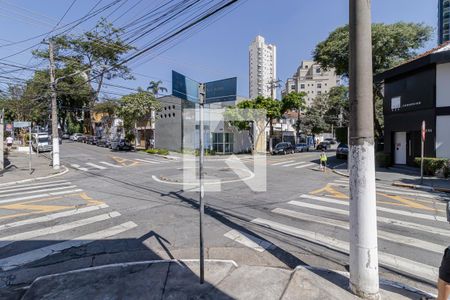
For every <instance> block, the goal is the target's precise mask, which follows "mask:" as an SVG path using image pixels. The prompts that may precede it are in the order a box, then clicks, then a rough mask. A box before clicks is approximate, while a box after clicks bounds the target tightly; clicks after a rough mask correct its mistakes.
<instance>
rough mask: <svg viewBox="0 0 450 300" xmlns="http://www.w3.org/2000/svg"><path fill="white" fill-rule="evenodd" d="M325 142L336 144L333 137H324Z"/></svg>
mask: <svg viewBox="0 0 450 300" xmlns="http://www.w3.org/2000/svg"><path fill="white" fill-rule="evenodd" d="M325 142H328V144H330V145H335V144H336V141H335V139H333V138H326V139H325Z"/></svg>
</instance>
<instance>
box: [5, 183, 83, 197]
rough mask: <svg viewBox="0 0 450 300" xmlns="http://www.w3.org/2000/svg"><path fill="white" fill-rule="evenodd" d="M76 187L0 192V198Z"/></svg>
mask: <svg viewBox="0 0 450 300" xmlns="http://www.w3.org/2000/svg"><path fill="white" fill-rule="evenodd" d="M76 187H77V186H76V185H69V186H63V187H55V188H45V189H37V190H33V191H26V192H17V193H10V194H0V198H3V197H10V196H17V195H25V194H34V193H41V192H48V191H60V190H65V189H73V188H76Z"/></svg>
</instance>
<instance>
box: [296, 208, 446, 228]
mask: <svg viewBox="0 0 450 300" xmlns="http://www.w3.org/2000/svg"><path fill="white" fill-rule="evenodd" d="M288 204H290V205H295V206H299V207H303V208H310V209H315V210H318V211H321V212H322V211H327V212H331V213H335V214H340V215H343V216H348V215H349V212H348V210H344V209H339V208H333V207H328V206H322V205H316V204H310V203H305V202H299V201H289V202H288ZM314 217H315V216H314ZM377 220H378V222H381V223H386V224H388V225H395V226H399V227H404V228H407V229H414V230H419V231H424V232H427V233H433V234H439V235H443V236H450V230H447V229H444V228H440V227H432V226H427V225H421V224H418V223H412V222H407V221H401V220H395V219H390V218H386V217H380V216H377Z"/></svg>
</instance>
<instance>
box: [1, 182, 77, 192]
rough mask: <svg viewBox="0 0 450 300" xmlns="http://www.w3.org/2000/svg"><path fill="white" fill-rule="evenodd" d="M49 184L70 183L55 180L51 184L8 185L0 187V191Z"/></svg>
mask: <svg viewBox="0 0 450 300" xmlns="http://www.w3.org/2000/svg"><path fill="white" fill-rule="evenodd" d="M49 183H52V184H56V183H70V182H68V181H67V180H55V181H51V182H49V181H47V182H39V183H29V184H23V183H22V184H11V185H8V186H5V187H1V188H0V191H3V190H9V189H11V188H13V187H17V188H22V187H32V186H39V185H43V184H49Z"/></svg>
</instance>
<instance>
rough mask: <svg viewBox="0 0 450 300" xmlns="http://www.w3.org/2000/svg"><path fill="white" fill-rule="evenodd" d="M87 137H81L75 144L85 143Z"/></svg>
mask: <svg viewBox="0 0 450 300" xmlns="http://www.w3.org/2000/svg"><path fill="white" fill-rule="evenodd" d="M86 139H87V136H85V135H82V136H80V137H79V138H78V140H77V142H80V143H86Z"/></svg>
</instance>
